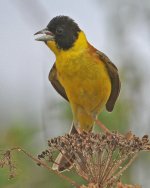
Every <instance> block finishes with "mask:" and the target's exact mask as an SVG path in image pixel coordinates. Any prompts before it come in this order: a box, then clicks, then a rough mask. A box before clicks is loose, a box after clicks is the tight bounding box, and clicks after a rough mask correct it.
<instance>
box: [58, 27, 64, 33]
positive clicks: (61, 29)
mask: <svg viewBox="0 0 150 188" xmlns="http://www.w3.org/2000/svg"><path fill="white" fill-rule="evenodd" d="M63 31H64V29H63V28H61V27H58V28H57V29H56V33H57V34H58V35H61V34H62V33H63Z"/></svg>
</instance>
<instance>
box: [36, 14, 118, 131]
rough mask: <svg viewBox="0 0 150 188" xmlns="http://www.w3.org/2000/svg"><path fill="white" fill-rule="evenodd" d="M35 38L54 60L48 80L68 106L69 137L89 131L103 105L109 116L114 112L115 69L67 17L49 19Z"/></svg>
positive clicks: (115, 97) (115, 96)
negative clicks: (50, 51) (52, 53)
mask: <svg viewBox="0 0 150 188" xmlns="http://www.w3.org/2000/svg"><path fill="white" fill-rule="evenodd" d="M37 34H42V36H41V37H38V38H36V40H38V41H44V42H45V44H46V45H47V46H48V47H49V48H50V49H51V50H52V51H53V52H54V54H55V56H56V61H55V63H54V65H53V67H52V69H51V71H50V74H49V80H50V81H51V83H52V85H53V87H54V88H55V89H56V91H57V92H58V93H59V94H60V95H61V96H62V97H63V98H65V99H66V100H68V101H69V103H70V105H71V109H72V113H73V126H72V129H71V132H70V133H72V134H73V133H75V132H83V131H85V132H89V131H91V130H92V127H93V125H94V123H95V122H96V123H98V120H97V117H98V115H99V114H100V112H101V111H102V109H103V108H104V107H105V105H106V109H107V110H108V111H109V112H111V111H112V110H113V108H114V105H115V102H116V100H117V97H118V95H119V92H120V80H119V75H118V70H117V68H116V66H115V65H114V64H113V63H112V62H111V61H110V59H109V58H108V57H107V56H106V55H105V54H104V53H102V52H100V51H98V50H97V49H96V48H94V47H93V46H92V45H91V44H90V43H89V42H88V40H87V38H86V35H85V33H84V32H83V31H82V30H81V29H80V28H79V26H78V25H77V24H76V23H75V22H74V21H73V20H72V19H71V18H69V17H67V16H57V17H55V18H53V19H52V20H51V21H50V22H49V24H48V25H47V27H46V28H45V29H43V30H41V31H39V32H37V33H35V35H37ZM103 129H104V130H105V131H108V129H107V128H105V127H103Z"/></svg>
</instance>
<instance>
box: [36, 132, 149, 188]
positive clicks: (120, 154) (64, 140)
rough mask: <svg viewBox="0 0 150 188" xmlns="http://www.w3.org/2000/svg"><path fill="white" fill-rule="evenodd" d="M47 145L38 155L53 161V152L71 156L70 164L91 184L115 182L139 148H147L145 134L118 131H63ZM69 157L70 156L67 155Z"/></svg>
mask: <svg viewBox="0 0 150 188" xmlns="http://www.w3.org/2000/svg"><path fill="white" fill-rule="evenodd" d="M48 145H49V148H48V149H47V150H46V151H43V152H42V154H40V155H39V156H38V158H39V159H45V160H47V161H49V162H52V163H54V161H55V158H54V152H55V151H59V152H61V153H62V154H63V155H65V154H67V155H66V156H68V154H69V155H70V156H73V157H72V158H71V161H70V163H72V160H73V164H74V165H73V167H74V169H75V170H76V172H77V173H78V175H79V176H81V177H83V178H84V179H85V180H87V181H88V182H89V183H92V184H90V186H89V187H91V188H105V187H113V186H116V183H117V182H118V180H119V179H120V177H121V175H122V174H123V172H124V171H125V170H126V169H127V168H128V167H129V166H130V165H131V163H132V162H133V161H134V159H135V157H136V156H137V154H138V153H139V152H140V151H150V143H149V140H148V136H147V135H145V136H143V138H142V139H139V137H136V136H135V135H132V134H131V133H128V134H126V135H125V136H123V135H121V134H119V133H112V134H95V133H82V134H74V135H69V134H67V135H65V136H61V137H57V138H54V139H51V140H49V141H48ZM68 160H69V158H68Z"/></svg>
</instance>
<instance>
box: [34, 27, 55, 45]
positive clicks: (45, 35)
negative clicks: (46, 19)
mask: <svg viewBox="0 0 150 188" xmlns="http://www.w3.org/2000/svg"><path fill="white" fill-rule="evenodd" d="M38 34H42V36H41V37H38V38H36V39H35V40H37V41H43V42H47V41H51V40H54V38H55V36H54V34H53V33H52V32H50V31H49V30H48V28H45V29H43V30H41V31H38V32H37V33H35V34H34V35H38Z"/></svg>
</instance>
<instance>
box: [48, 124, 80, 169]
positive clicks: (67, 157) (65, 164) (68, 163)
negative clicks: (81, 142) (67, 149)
mask: <svg viewBox="0 0 150 188" xmlns="http://www.w3.org/2000/svg"><path fill="white" fill-rule="evenodd" d="M76 133H78V131H77V130H76V128H75V126H74V123H72V126H71V129H70V132H69V134H76ZM73 161H74V156H73V155H72V154H69V153H64V154H61V153H59V154H58V156H57V158H56V160H55V163H54V164H53V166H52V169H53V170H57V171H59V172H62V171H64V170H67V169H70V168H72V166H73Z"/></svg>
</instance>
